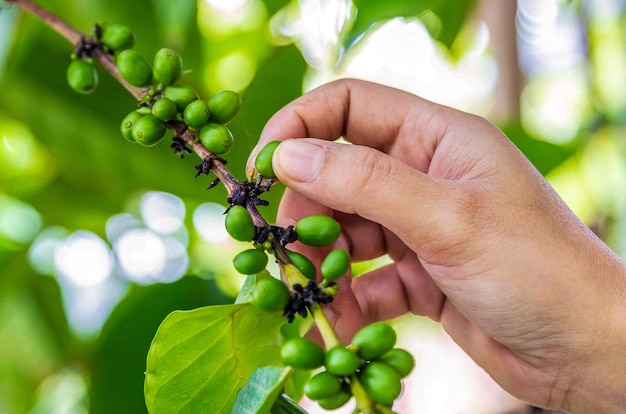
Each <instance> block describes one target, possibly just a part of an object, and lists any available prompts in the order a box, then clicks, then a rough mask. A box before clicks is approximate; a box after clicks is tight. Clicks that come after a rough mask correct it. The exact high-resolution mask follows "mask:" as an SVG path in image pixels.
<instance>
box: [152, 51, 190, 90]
mask: <svg viewBox="0 0 626 414" xmlns="http://www.w3.org/2000/svg"><path fill="white" fill-rule="evenodd" d="M182 72H183V59H182V58H181V57H180V55H179V54H178V53H177V52H176V51H174V50H172V49H168V48H166V47H164V48H162V49H159V51H158V52H157V53H156V55H154V60H153V62H152V74H153V76H154V80H155V81H157V82H158V83H160V84H162V85H165V86H168V85H171V84H173V83H174V82H176V81H177V80H178V78H180V75H181V73H182Z"/></svg>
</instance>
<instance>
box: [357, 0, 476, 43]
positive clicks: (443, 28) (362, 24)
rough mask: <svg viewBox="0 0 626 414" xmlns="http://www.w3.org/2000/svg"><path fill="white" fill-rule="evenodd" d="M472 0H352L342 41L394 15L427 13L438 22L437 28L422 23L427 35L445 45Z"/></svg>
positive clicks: (458, 27)
mask: <svg viewBox="0 0 626 414" xmlns="http://www.w3.org/2000/svg"><path fill="white" fill-rule="evenodd" d="M474 3H475V1H474V0H456V1H446V0H421V1H416V0H387V1H370V0H354V5H355V6H356V8H357V15H356V19H355V20H354V24H353V26H352V29H351V30H350V33H348V36H347V37H346V39H345V45H346V46H349V45H350V44H352V42H354V40H355V39H357V38H358V37H359V36H360V35H361V34H363V33H364V32H365V31H366V30H367V29H369V28H370V27H371V26H372V25H374V24H375V23H377V22H381V21H384V20H388V19H391V18H394V17H428V16H432V14H434V15H436V16H437V17H438V20H439V22H440V24H438V25H437V30H436V31H435V30H432V29H433V27H432V26H430V27H429V24H426V26H427V27H429V29H430V32H431V35H432V36H433V37H434V38H435V39H437V40H439V41H440V42H442V43H443V44H444V45H446V46H450V45H451V44H452V42H453V41H454V39H455V38H456V35H457V33H458V32H459V30H460V28H461V26H462V25H463V22H464V21H465V18H466V17H467V15H468V13H469V11H470V10H471V8H472V7H473V5H474ZM431 12H432V13H431ZM429 13H430V14H429ZM428 20H430V19H428ZM425 23H428V21H426V22H425Z"/></svg>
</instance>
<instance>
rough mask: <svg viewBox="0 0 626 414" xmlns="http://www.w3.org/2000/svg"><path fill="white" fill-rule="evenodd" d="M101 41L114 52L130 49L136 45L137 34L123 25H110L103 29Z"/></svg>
mask: <svg viewBox="0 0 626 414" xmlns="http://www.w3.org/2000/svg"><path fill="white" fill-rule="evenodd" d="M100 41H101V42H102V44H103V45H105V46H106V47H107V48H108V49H110V50H112V51H114V52H121V51H122V50H126V49H130V48H131V47H133V46H134V44H135V33H133V31H132V30H130V28H129V27H128V26H124V25H123V24H110V25H108V26H106V27H105V28H104V29H102V35H101V36H100Z"/></svg>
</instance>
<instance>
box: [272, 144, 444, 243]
mask: <svg viewBox="0 0 626 414" xmlns="http://www.w3.org/2000/svg"><path fill="white" fill-rule="evenodd" d="M273 168H274V172H275V173H276V176H277V177H278V178H279V179H280V180H281V181H282V182H283V183H284V184H285V185H286V186H288V187H289V188H290V189H292V190H294V191H296V192H297V193H300V194H302V195H304V196H306V197H307V198H309V199H311V200H314V201H316V202H318V203H320V204H322V205H325V206H328V207H330V208H333V209H335V210H338V211H342V212H344V213H349V214H358V215H359V216H361V217H363V218H366V219H368V220H371V221H373V222H376V223H379V224H381V225H383V226H385V227H386V228H388V229H389V230H391V231H392V232H394V233H395V234H397V235H398V236H400V238H401V239H403V240H404V241H405V243H407V244H408V245H409V246H411V247H413V248H415V247H417V246H415V244H414V243H411V241H412V240H413V241H417V240H420V239H421V240H424V239H423V238H424V237H425V236H430V235H431V234H432V233H433V232H436V231H437V230H438V227H441V226H442V223H446V222H448V223H449V222H450V221H449V220H450V219H451V217H446V216H447V214H446V211H445V210H444V209H442V207H444V206H446V205H449V202H448V203H446V204H444V203H443V201H444V200H447V199H448V195H447V193H449V191H448V190H447V188H448V186H447V185H445V181H442V180H437V179H434V178H432V177H429V176H428V175H426V174H424V173H422V172H420V171H418V170H416V169H414V168H412V167H410V166H408V165H406V164H404V163H402V162H400V161H398V160H397V159H394V158H392V157H390V156H389V155H387V154H385V153H383V152H380V151H378V150H375V149H373V148H369V147H365V146H360V145H348V144H341V143H336V142H330V141H325V140H320V139H313V138H303V139H288V140H285V141H283V142H282V143H281V144H280V145H279V146H278V147H277V149H276V151H275V153H274V157H273ZM431 237H432V236H431ZM427 238H430V237H427Z"/></svg>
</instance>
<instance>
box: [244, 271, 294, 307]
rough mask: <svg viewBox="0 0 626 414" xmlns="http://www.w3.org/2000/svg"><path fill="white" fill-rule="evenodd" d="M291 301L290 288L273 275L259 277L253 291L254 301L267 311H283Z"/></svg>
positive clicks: (257, 305)
mask: <svg viewBox="0 0 626 414" xmlns="http://www.w3.org/2000/svg"><path fill="white" fill-rule="evenodd" d="M287 302H289V289H288V288H287V286H285V284H284V283H283V282H281V281H280V280H278V279H274V278H273V277H271V276H268V277H263V278H258V279H257V282H256V286H255V287H254V291H253V292H252V303H253V304H254V305H255V306H256V307H258V308H259V309H261V310H264V311H266V312H276V311H282V310H283V309H285V306H287Z"/></svg>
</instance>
